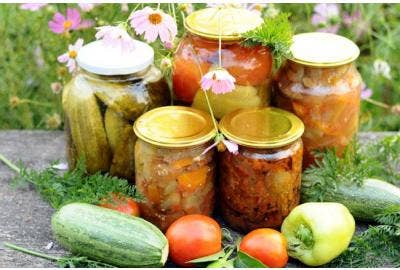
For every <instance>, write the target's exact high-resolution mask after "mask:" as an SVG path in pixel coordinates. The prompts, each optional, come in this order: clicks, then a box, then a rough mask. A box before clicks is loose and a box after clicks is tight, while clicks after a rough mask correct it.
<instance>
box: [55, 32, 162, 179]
mask: <svg viewBox="0 0 400 270" xmlns="http://www.w3.org/2000/svg"><path fill="white" fill-rule="evenodd" d="M134 43H135V49H134V50H132V51H131V52H129V53H126V54H122V53H121V51H120V49H119V48H118V47H115V48H114V47H113V48H111V47H108V46H106V45H105V44H103V41H101V40H100V41H95V42H91V43H89V44H87V45H85V46H83V47H82V49H81V50H80V51H79V53H78V56H77V63H78V65H79V70H78V72H77V74H75V75H74V77H73V78H72V80H71V81H70V82H69V83H68V84H67V85H66V87H65V89H64V92H63V102H62V103H63V109H64V112H65V121H66V123H67V127H68V128H67V129H66V130H65V132H66V133H67V134H66V135H67V138H68V140H67V150H68V162H69V165H70V168H71V169H73V168H74V167H75V165H76V161H77V160H78V159H79V158H80V157H84V158H85V162H86V166H87V170H88V172H89V173H96V172H98V171H101V172H107V173H110V174H111V175H115V176H118V177H122V178H126V179H128V180H131V181H134V171H135V165H134V146H135V142H136V136H135V134H134V132H133V129H132V125H133V122H134V121H135V120H136V118H138V117H139V116H140V115H141V114H143V113H144V112H146V111H148V110H150V109H152V108H156V107H160V106H163V105H167V104H169V102H170V95H169V90H168V86H167V84H166V82H165V80H164V78H163V76H162V74H161V71H160V70H159V69H157V68H156V67H155V66H154V65H153V57H154V52H153V49H152V48H151V47H150V46H149V45H147V44H146V43H143V42H140V41H134Z"/></svg>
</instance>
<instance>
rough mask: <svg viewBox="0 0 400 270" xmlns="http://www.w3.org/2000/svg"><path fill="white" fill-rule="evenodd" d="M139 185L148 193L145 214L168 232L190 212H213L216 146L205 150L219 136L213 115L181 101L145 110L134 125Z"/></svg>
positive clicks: (143, 191) (143, 209)
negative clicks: (184, 104) (179, 103)
mask: <svg viewBox="0 0 400 270" xmlns="http://www.w3.org/2000/svg"><path fill="white" fill-rule="evenodd" d="M134 131H135V133H136V135H137V137H138V138H139V139H138V140H137V142H136V148H135V162H136V187H137V189H138V191H139V192H140V193H141V194H142V195H143V196H144V199H145V200H144V202H143V203H141V204H140V210H141V213H142V216H143V217H144V218H145V219H147V220H149V221H151V222H152V223H154V224H156V225H157V226H158V227H159V228H160V229H161V230H163V231H165V230H166V229H167V228H168V226H169V225H170V224H171V223H172V222H173V221H175V220H176V219H178V218H179V217H181V216H184V215H187V214H203V215H211V213H212V211H213V207H214V193H215V188H214V178H215V160H214V151H212V150H211V151H208V152H206V153H203V152H204V151H205V150H206V149H207V147H209V146H210V144H211V143H212V138H213V137H214V136H215V135H216V130H215V128H214V125H213V122H212V119H211V116H210V115H209V114H207V113H205V112H203V111H199V110H197V109H193V108H190V107H182V106H166V107H162V108H158V109H154V110H152V111H149V112H147V113H145V114H144V115H142V116H141V117H140V118H139V119H138V120H137V121H136V122H135V124H134Z"/></svg>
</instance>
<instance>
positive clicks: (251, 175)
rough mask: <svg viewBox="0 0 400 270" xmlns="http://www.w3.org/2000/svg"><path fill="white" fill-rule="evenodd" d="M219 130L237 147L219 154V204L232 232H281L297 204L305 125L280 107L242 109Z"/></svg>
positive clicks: (223, 119)
mask: <svg viewBox="0 0 400 270" xmlns="http://www.w3.org/2000/svg"><path fill="white" fill-rule="evenodd" d="M220 129H221V132H222V133H223V134H224V135H225V137H227V138H228V139H230V140H231V141H233V142H235V143H237V144H238V145H239V150H238V153H237V154H233V153H230V152H228V151H224V152H222V153H220V156H219V161H220V168H219V173H220V182H219V185H220V186H219V188H220V206H221V210H222V214H223V217H224V219H225V221H227V222H228V223H229V224H230V225H231V226H232V227H233V228H235V229H237V230H240V231H243V232H247V231H251V230H254V229H256V228H264V227H267V228H268V227H270V228H279V227H280V226H281V224H282V222H283V219H284V218H285V217H286V216H287V215H288V214H289V213H290V211H291V210H292V209H293V208H294V207H295V206H296V205H298V203H299V200H300V183H301V171H302V158H303V143H302V141H301V138H300V137H301V135H302V134H303V131H304V125H303V123H302V122H301V120H300V119H299V118H298V117H296V116H295V115H294V114H291V113H289V112H286V111H283V110H280V109H276V108H255V109H241V110H237V111H234V112H231V113H229V114H227V115H225V116H224V117H223V118H222V120H221V122H220Z"/></svg>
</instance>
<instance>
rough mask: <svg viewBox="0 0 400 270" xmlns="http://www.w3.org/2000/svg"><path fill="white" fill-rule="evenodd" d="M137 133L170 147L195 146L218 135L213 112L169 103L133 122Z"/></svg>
mask: <svg viewBox="0 0 400 270" xmlns="http://www.w3.org/2000/svg"><path fill="white" fill-rule="evenodd" d="M133 130H134V131H135V134H136V136H138V137H139V138H140V139H142V140H143V141H145V142H148V143H150V144H153V145H157V146H161V147H166V148H181V147H188V146H195V145H200V144H203V143H206V142H208V141H210V140H211V139H212V138H213V137H214V136H215V135H216V132H217V131H216V129H215V128H214V125H213V122H212V118H211V116H210V115H209V114H208V113H206V112H203V111H200V110H197V109H194V108H190V107H183V106H165V107H160V108H157V109H153V110H151V111H148V112H146V113H145V114H143V115H142V116H140V117H139V118H138V119H137V120H136V121H135V124H134V125H133Z"/></svg>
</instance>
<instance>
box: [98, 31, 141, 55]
mask: <svg viewBox="0 0 400 270" xmlns="http://www.w3.org/2000/svg"><path fill="white" fill-rule="evenodd" d="M96 29H97V33H96V39H101V40H103V43H104V44H105V45H106V46H110V47H114V48H120V49H121V52H122V53H129V52H130V51H132V50H133V49H134V47H135V43H134V41H133V39H132V37H131V36H130V35H129V34H128V32H126V30H125V28H123V27H122V26H111V25H106V26H101V27H96Z"/></svg>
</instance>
